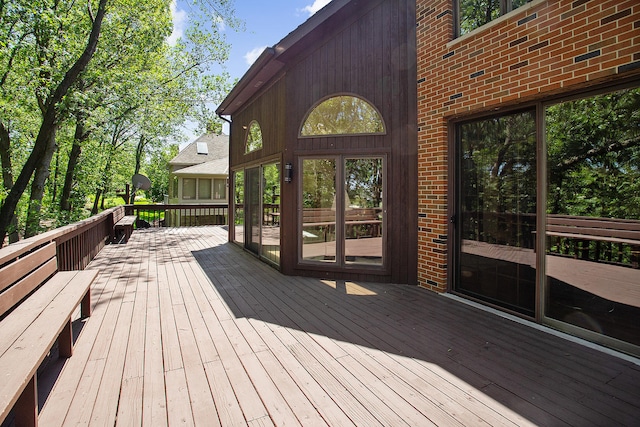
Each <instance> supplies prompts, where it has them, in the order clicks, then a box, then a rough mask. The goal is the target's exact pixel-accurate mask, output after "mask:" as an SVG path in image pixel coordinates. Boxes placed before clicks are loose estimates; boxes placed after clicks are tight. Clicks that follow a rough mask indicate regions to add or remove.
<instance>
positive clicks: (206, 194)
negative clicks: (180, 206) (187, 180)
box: [198, 178, 211, 200]
mask: <svg viewBox="0 0 640 427" xmlns="http://www.w3.org/2000/svg"><path fill="white" fill-rule="evenodd" d="M198 199H200V200H211V180H210V179H202V178H201V179H199V180H198Z"/></svg>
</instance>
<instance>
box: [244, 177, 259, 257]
mask: <svg viewBox="0 0 640 427" xmlns="http://www.w3.org/2000/svg"><path fill="white" fill-rule="evenodd" d="M245 178H246V180H247V182H246V185H245V202H246V205H245V215H246V224H245V233H246V234H245V247H246V248H247V249H249V250H250V251H251V252H254V253H256V254H259V253H260V224H261V221H262V219H261V218H262V212H261V208H260V199H261V188H260V168H259V167H255V168H251V169H246V170H245Z"/></svg>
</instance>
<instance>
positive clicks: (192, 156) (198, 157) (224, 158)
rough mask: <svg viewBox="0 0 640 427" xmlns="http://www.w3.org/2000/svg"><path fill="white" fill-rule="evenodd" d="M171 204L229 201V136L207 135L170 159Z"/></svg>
mask: <svg viewBox="0 0 640 427" xmlns="http://www.w3.org/2000/svg"><path fill="white" fill-rule="evenodd" d="M169 167H170V175H169V181H170V183H171V184H170V186H169V203H171V204H210V203H228V201H229V195H228V193H229V192H228V189H227V179H228V177H229V137H228V136H227V135H210V134H205V135H202V136H200V137H199V138H198V139H196V140H195V141H193V142H192V143H190V144H189V145H187V146H186V147H185V148H184V149H183V150H182V151H180V153H178V155H177V156H176V157H174V158H173V159H172V160H171V161H170V162H169Z"/></svg>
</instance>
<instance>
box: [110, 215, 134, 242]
mask: <svg viewBox="0 0 640 427" xmlns="http://www.w3.org/2000/svg"><path fill="white" fill-rule="evenodd" d="M137 219H138V216H137V215H126V216H123V217H122V218H121V219H120V221H118V222H116V223H115V225H114V234H115V241H116V242H118V243H127V242H128V241H129V238H130V237H131V234H133V226H134V225H135V223H136V220H137Z"/></svg>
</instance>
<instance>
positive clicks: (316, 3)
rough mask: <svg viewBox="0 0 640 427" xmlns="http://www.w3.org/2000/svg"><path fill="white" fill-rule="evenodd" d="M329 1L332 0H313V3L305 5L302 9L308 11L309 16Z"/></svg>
mask: <svg viewBox="0 0 640 427" xmlns="http://www.w3.org/2000/svg"><path fill="white" fill-rule="evenodd" d="M329 3H331V0H313V4H310V5H308V6H305V7H303V8H302V11H303V12H307V13H308V14H309V16H311V15H313V14H314V13H316V12H317V11H319V10H320V9H322V8H323V7H325V6H326V5H328V4H329Z"/></svg>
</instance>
